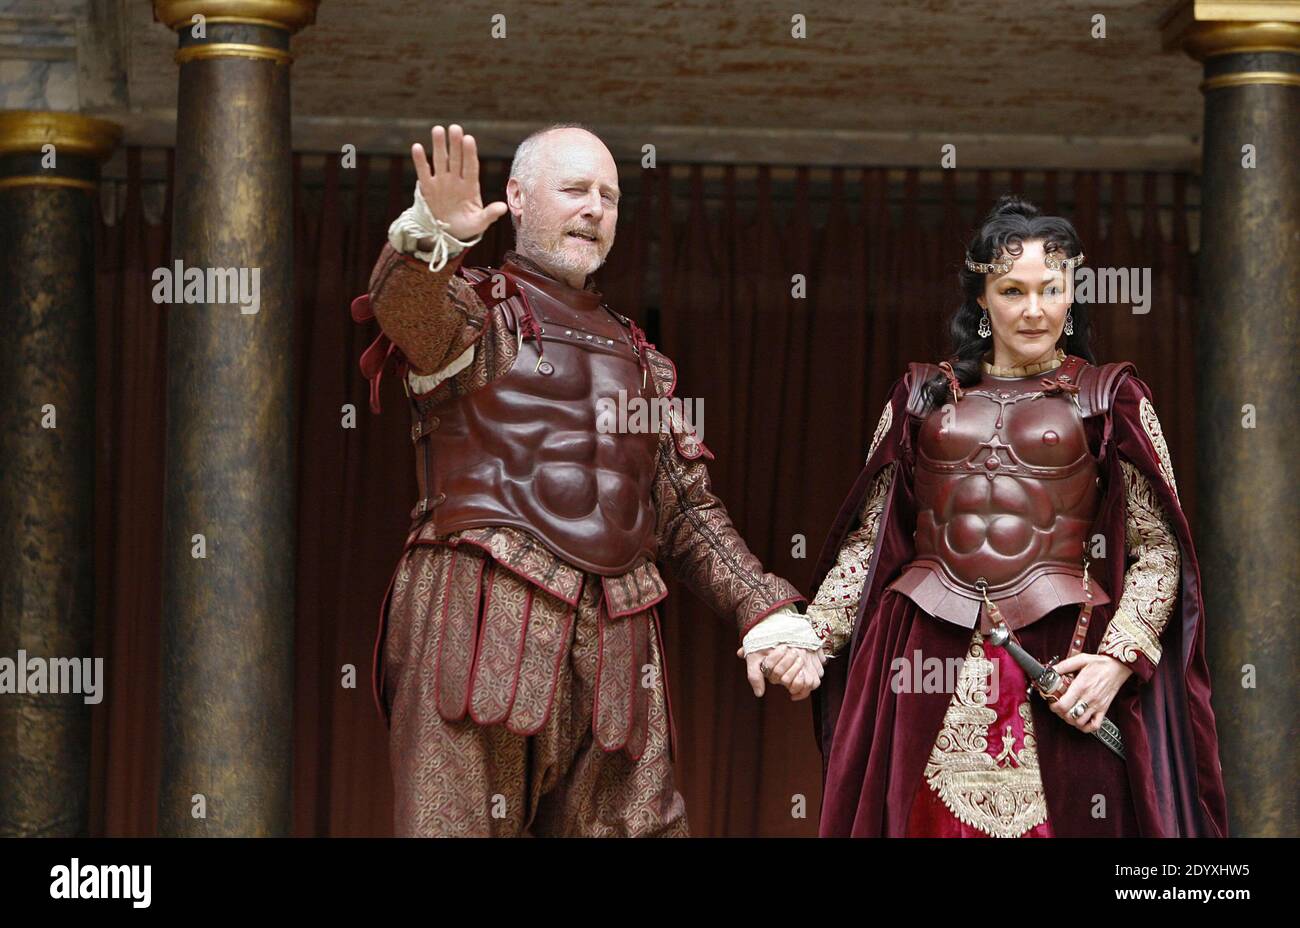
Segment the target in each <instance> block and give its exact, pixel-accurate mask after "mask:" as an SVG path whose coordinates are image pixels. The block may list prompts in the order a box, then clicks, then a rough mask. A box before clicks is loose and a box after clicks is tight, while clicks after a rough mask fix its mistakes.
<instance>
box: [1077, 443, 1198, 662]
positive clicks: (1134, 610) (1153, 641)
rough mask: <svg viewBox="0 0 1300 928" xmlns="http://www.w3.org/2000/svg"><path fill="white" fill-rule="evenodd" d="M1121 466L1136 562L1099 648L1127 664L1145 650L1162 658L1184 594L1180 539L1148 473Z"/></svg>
mask: <svg viewBox="0 0 1300 928" xmlns="http://www.w3.org/2000/svg"><path fill="white" fill-rule="evenodd" d="M1120 470H1121V472H1122V473H1123V475H1124V496H1125V502H1126V508H1127V511H1128V518H1127V520H1126V526H1125V528H1126V547H1127V549H1128V556H1129V557H1131V558H1133V562H1132V563H1131V564H1130V565H1129V567H1128V570H1127V571H1126V572H1125V574H1124V590H1123V593H1122V594H1121V595H1120V598H1119V603H1118V604H1117V605H1116V606H1115V612H1114V615H1112V616H1111V620H1110V625H1109V626H1107V628H1106V634H1105V636H1104V637H1103V638H1102V640H1101V647H1099V648H1098V649H1097V650H1098V653H1100V654H1106V655H1109V656H1110V657H1113V658H1115V659H1116V660H1117V661H1121V662H1123V663H1125V664H1132V663H1134V662H1135V661H1136V660H1137V659H1138V656H1139V655H1141V656H1143V657H1145V658H1146V659H1147V660H1148V661H1150V662H1151V663H1152V664H1153V665H1154V664H1156V663H1158V662H1159V660H1160V633H1161V632H1162V631H1163V630H1164V627H1165V624H1166V623H1167V622H1168V621H1169V616H1170V614H1171V613H1172V612H1173V609H1174V601H1175V599H1176V598H1177V596H1178V579H1179V555H1178V542H1177V540H1176V539H1175V537H1174V531H1173V528H1172V527H1170V525H1169V520H1168V518H1167V517H1166V516H1165V511H1164V508H1163V507H1162V506H1161V505H1160V500H1159V499H1157V498H1156V494H1155V491H1154V490H1152V488H1151V484H1150V483H1149V482H1148V481H1147V479H1146V477H1144V476H1143V475H1142V473H1141V472H1140V471H1139V470H1138V469H1137V468H1136V467H1134V466H1133V465H1132V464H1130V463H1129V462H1128V461H1120Z"/></svg>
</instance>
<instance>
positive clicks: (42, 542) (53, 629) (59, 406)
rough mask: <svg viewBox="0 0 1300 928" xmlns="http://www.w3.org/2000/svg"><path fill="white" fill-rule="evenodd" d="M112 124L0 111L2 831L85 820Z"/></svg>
mask: <svg viewBox="0 0 1300 928" xmlns="http://www.w3.org/2000/svg"><path fill="white" fill-rule="evenodd" d="M119 136H120V130H119V128H118V127H117V126H116V125H114V124H113V123H109V122H105V121H103V120H99V119H90V118H87V117H84V116H81V115H78V114H76V113H69V112H37V111H30V110H8V111H3V112H0V318H2V319H3V320H4V323H3V325H0V358H2V359H3V363H0V660H3V661H6V662H9V663H7V665H6V666H5V667H3V668H0V836H15V835H17V836H29V835H39V836H64V837H66V836H78V835H84V834H85V833H86V829H87V824H88V803H89V798H90V791H89V782H90V781H89V774H90V711H91V705H93V704H95V703H97V702H99V701H100V700H102V699H103V695H104V694H103V683H104V674H103V672H102V668H103V665H102V663H101V664H100V665H99V666H98V668H96V665H95V663H94V660H95V658H94V655H92V653H91V648H92V644H93V640H94V613H95V609H94V606H95V603H94V573H93V560H92V555H93V551H94V542H95V537H94V522H93V516H94V485H95V268H94V256H95V252H94V222H95V209H94V197H96V196H98V190H99V184H98V178H99V163H100V162H101V161H103V160H104V159H105V158H107V157H108V156H109V155H110V154H111V153H112V151H113V149H114V148H116V147H117V142H118V138H119ZM97 670H98V672H97ZM6 676H7V679H5V677H6ZM70 690H72V691H70Z"/></svg>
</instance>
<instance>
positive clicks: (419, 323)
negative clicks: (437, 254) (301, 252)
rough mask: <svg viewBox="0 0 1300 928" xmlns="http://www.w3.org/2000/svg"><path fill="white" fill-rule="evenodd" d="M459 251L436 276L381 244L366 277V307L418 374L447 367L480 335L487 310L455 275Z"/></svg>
mask: <svg viewBox="0 0 1300 928" xmlns="http://www.w3.org/2000/svg"><path fill="white" fill-rule="evenodd" d="M464 254H465V253H464V252H461V253H460V254H459V255H457V256H456V257H454V258H452V259H451V260H450V261H448V262H447V265H446V267H444V268H443V269H442V270H440V271H431V270H429V267H428V265H426V264H424V263H423V262H422V261H419V260H417V259H415V258H412V257H410V256H409V255H403V254H401V253H399V252H397V251H395V250H394V249H393V246H392V245H385V246H384V250H383V251H382V252H381V253H380V255H379V260H378V261H377V262H375V269H374V270H373V271H372V272H371V274H370V306H371V308H372V309H373V310H374V313H375V318H376V319H378V320H379V325H380V327H381V328H382V329H383V330H384V334H385V335H387V336H388V337H389V338H390V339H392V341H393V343H394V344H396V345H397V347H398V348H400V349H401V351H402V353H403V354H404V355H406V359H407V360H408V361H409V362H410V363H411V367H412V369H413V370H414V371H415V373H416V374H432V373H434V372H435V371H440V370H442V369H443V368H445V367H446V366H447V365H448V364H450V363H451V362H452V361H454V360H456V358H458V357H460V355H462V354H463V353H464V352H465V351H466V349H468V348H469V347H470V346H471V345H473V344H474V343H475V342H476V341H477V340H478V338H479V336H480V335H482V333H483V329H484V320H485V319H486V318H487V309H486V307H485V306H484V305H483V301H482V300H480V299H479V297H478V294H477V293H475V292H474V289H473V288H472V287H471V286H470V285H469V283H468V282H467V281H465V280H464V279H463V278H461V277H460V276H459V275H457V274H456V273H455V272H456V270H457V268H459V267H460V262H461V260H462V258H463V257H464Z"/></svg>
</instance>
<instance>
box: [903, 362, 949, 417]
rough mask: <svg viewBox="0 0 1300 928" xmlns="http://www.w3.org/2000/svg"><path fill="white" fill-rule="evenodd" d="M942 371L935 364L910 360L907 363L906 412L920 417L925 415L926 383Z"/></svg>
mask: <svg viewBox="0 0 1300 928" xmlns="http://www.w3.org/2000/svg"><path fill="white" fill-rule="evenodd" d="M941 373H943V372H942V371H940V370H939V365H937V364H925V363H922V362H920V361H912V362H911V363H909V364H908V365H907V414H908V415H909V416H915V417H917V418H920V417H921V416H923V415H925V393H924V392H922V391H923V389H924V387H925V385H926V383H927V382H929V381H930V380H932V379H933V378H935V377H937V376H938V375H940V374H941Z"/></svg>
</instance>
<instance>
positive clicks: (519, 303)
mask: <svg viewBox="0 0 1300 928" xmlns="http://www.w3.org/2000/svg"><path fill="white" fill-rule="evenodd" d="M459 273H460V275H461V276H462V277H464V278H465V280H466V281H467V282H468V283H469V285H470V286H471V287H473V288H474V292H475V293H477V294H478V298H479V299H480V300H482V301H483V305H484V306H486V307H487V308H488V310H489V311H491V310H492V309H493V308H499V309H500V310H501V315H502V317H503V318H504V320H505V324H506V330H507V331H509V332H513V331H514V330H515V324H516V323H515V320H516V318H517V316H518V315H519V314H520V312H521V311H522V310H523V308H524V305H525V304H524V296H523V290H522V288H520V286H519V285H518V284H517V283H516V282H515V280H514V278H513V277H511V276H510V275H509V274H507V273H506V272H505V271H504V270H501V269H500V268H495V267H462V268H461V269H460V271H459ZM498 274H499V275H501V279H502V280H504V281H505V282H506V293H505V296H504V297H500V298H498V297H496V296H495V295H493V293H492V289H493V287H495V286H496V278H497V275H498Z"/></svg>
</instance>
